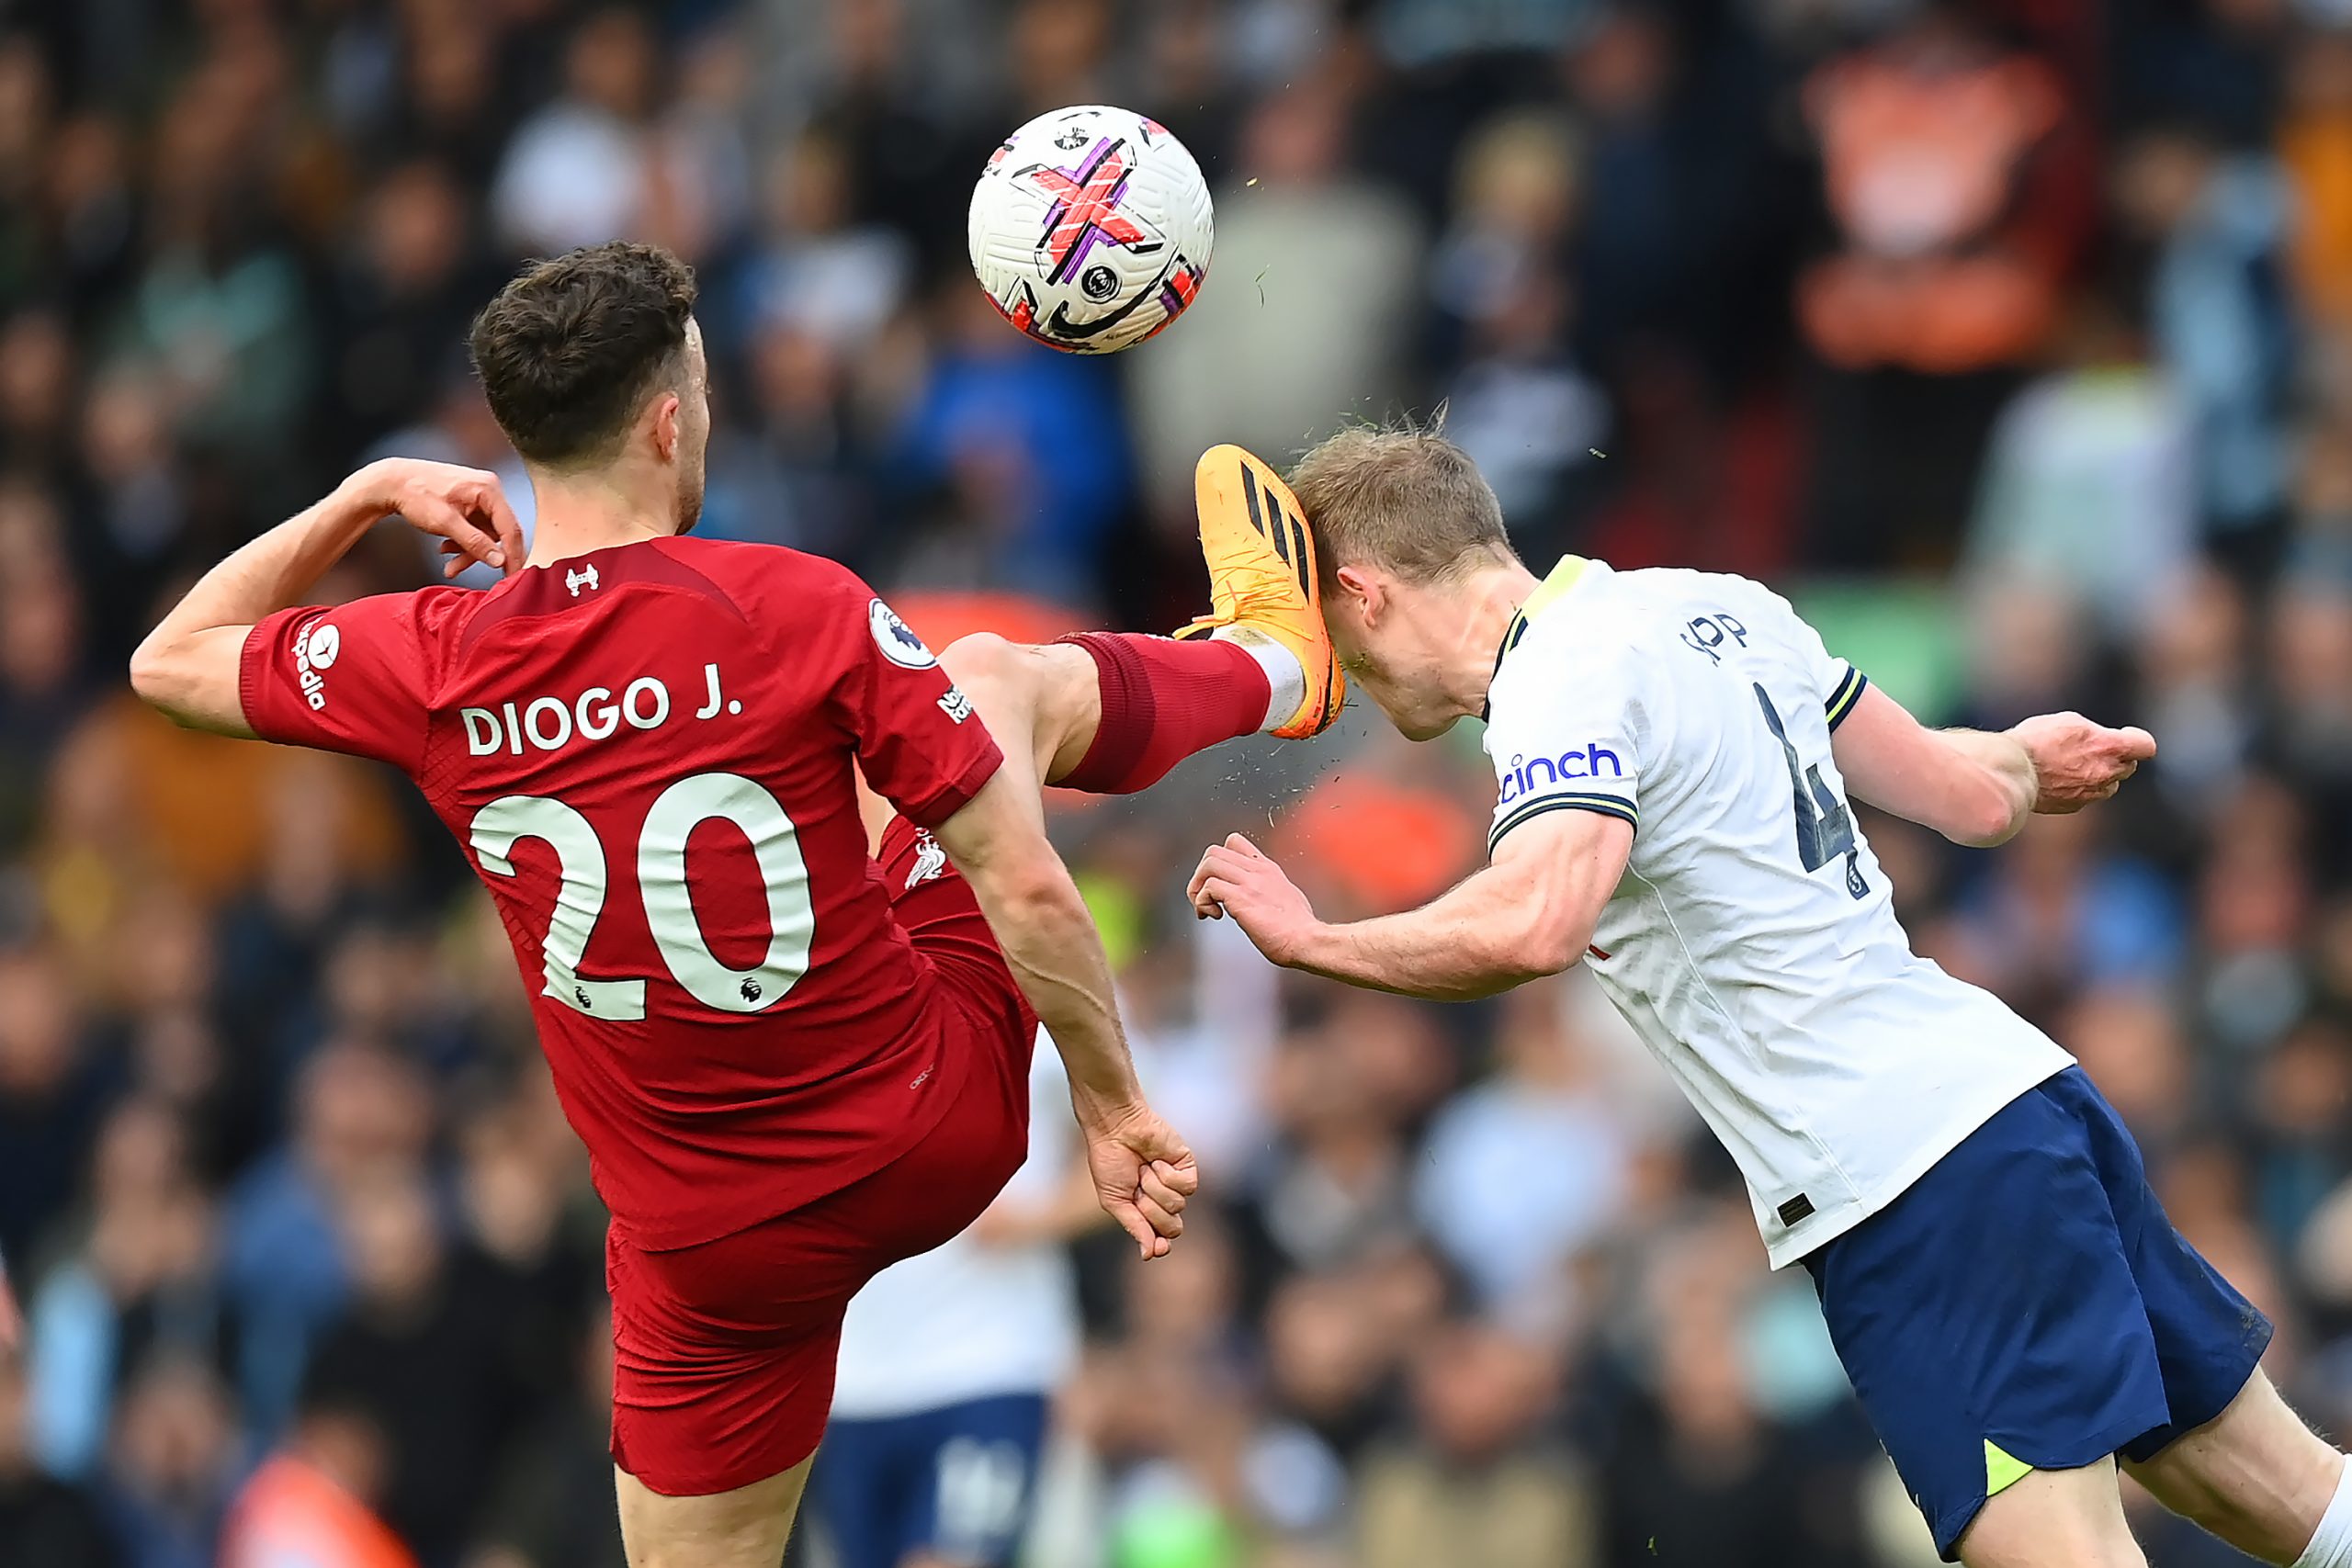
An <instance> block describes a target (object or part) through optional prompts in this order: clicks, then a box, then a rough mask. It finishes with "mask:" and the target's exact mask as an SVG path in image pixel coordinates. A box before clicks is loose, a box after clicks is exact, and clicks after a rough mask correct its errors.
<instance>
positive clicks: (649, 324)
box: [469, 240, 695, 468]
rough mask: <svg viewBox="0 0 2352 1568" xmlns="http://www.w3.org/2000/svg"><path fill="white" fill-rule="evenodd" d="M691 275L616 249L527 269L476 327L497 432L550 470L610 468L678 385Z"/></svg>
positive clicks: (617, 244)
mask: <svg viewBox="0 0 2352 1568" xmlns="http://www.w3.org/2000/svg"><path fill="white" fill-rule="evenodd" d="M694 308H695V275H694V269H693V268H691V267H689V266H687V265H686V264H685V263H684V262H682V261H680V260H679V259H678V258H677V257H676V256H673V255H672V254H670V253H669V252H667V251H665V250H662V248H661V247H660V246H658V245H635V244H629V243H625V242H623V241H619V240H615V241H612V242H609V243H605V244H602V245H588V246H584V247H582V249H580V250H576V251H571V252H567V253H566V254H563V255H560V256H556V257H554V258H552V259H551V260H548V261H541V262H534V263H532V264H531V265H529V266H527V267H526V268H524V269H523V271H522V272H521V273H519V274H518V275H516V276H515V279H514V280H513V281H512V282H510V283H508V284H507V286H506V287H505V288H502V289H500V290H499V291H498V297H497V298H496V299H492V301H491V302H490V303H489V304H488V305H487V306H485V307H483V309H482V312H481V315H479V316H477V317H475V318H474V326H473V333H472V334H471V338H470V340H469V347H470V348H471V350H472V353H473V361H474V371H475V373H476V374H477V375H479V376H480V377H481V386H482V390H483V392H484V393H486V394H487V395H488V397H489V399H490V412H491V413H492V415H494V416H495V417H496V418H497V420H498V427H499V428H500V429H501V430H503V431H504V432H505V433H506V438H507V439H508V440H509V441H512V442H513V443H514V444H515V450H516V451H517V452H520V453H521V454H522V455H523V456H524V457H526V458H527V459H528V460H530V461H531V462H534V463H543V464H546V465H548V467H551V468H562V467H573V466H578V465H582V464H587V463H594V462H596V461H599V460H602V459H605V458H608V457H612V456H613V455H614V454H615V453H616V451H617V450H618V449H619V447H620V444H621V438H622V436H623V434H625V433H626V432H627V430H628V425H629V422H630V420H631V419H632V418H633V417H634V416H635V415H636V413H637V411H638V409H639V407H641V406H642V405H643V403H644V401H645V399H646V396H647V395H648V394H649V393H650V392H652V391H653V390H655V389H657V388H663V387H673V386H676V385H678V384H680V382H681V380H682V379H683V376H684V368H685V350H686V321H687V319H688V318H689V317H690V316H692V315H693V314H694Z"/></svg>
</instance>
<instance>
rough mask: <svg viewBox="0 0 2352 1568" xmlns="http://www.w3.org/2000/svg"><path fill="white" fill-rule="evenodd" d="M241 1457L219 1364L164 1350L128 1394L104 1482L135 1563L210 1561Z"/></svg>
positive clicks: (152, 1567)
mask: <svg viewBox="0 0 2352 1568" xmlns="http://www.w3.org/2000/svg"><path fill="white" fill-rule="evenodd" d="M242 1464H243V1454H242V1453H241V1452H240V1450H239V1448H238V1434H237V1426H236V1406H235V1404H234V1403H233V1402H232V1398H231V1396H230V1392H229V1389H228V1386H227V1385H226V1384H225V1383H223V1382H221V1381H220V1374H219V1373H218V1372H217V1371H215V1370H214V1369H213V1368H212V1367H211V1366H209V1365H207V1364H205V1363H203V1362H200V1361H191V1360H186V1359H162V1360H159V1361H157V1362H155V1363H154V1364H153V1365H151V1366H149V1367H148V1368H147V1369H146V1370H145V1371H142V1372H141V1374H140V1376H139V1377H138V1378H137V1379H136V1380H135V1381H134V1382H132V1383H131V1384H130V1387H129V1389H128V1390H127V1392H126V1393H125V1394H124V1396H123V1402H122V1413H121V1415H120V1416H119V1419H118V1422H117V1430H116V1433H115V1438H114V1442H113V1445H112V1452H111V1454H110V1455H109V1457H108V1461H107V1475H106V1491H105V1497H106V1501H107V1506H108V1512H109V1514H110V1515H111V1516H112V1517H113V1521H114V1527H115V1533H116V1534H117V1536H118V1537H119V1538H120V1540H122V1541H123V1542H124V1543H125V1554H126V1556H127V1558H128V1560H129V1562H130V1564H131V1568H212V1564H213V1563H214V1562H215V1558H214V1548H215V1544H216V1542H217V1541H218V1540H219V1539H220V1525H221V1520H222V1517H223V1516H224V1514H225V1512H226V1510H227V1506H228V1503H229V1497H230V1494H231V1492H232V1490H233V1487H234V1483H235V1481H236V1479H237V1476H238V1473H239V1472H240V1470H241V1469H242Z"/></svg>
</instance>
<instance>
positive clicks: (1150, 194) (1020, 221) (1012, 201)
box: [969, 104, 1216, 354]
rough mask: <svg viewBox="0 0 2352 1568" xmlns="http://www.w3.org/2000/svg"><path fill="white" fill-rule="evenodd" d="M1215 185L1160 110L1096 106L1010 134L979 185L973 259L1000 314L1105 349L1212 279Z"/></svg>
mask: <svg viewBox="0 0 2352 1568" xmlns="http://www.w3.org/2000/svg"><path fill="white" fill-rule="evenodd" d="M1215 238H1216V224H1215V222H1214V220H1213V219H1212V217H1211V214H1210V210H1209V187H1208V183H1207V182H1206V181H1205V180H1204V179H1202V178H1201V166H1200V165H1199V164H1195V163H1194V162H1193V155H1192V154H1191V153H1190V152H1186V151H1185V150H1184V144H1183V143H1182V142H1181V141H1177V140H1176V138H1175V137H1174V136H1172V135H1170V133H1169V131H1168V129H1167V127H1165V126H1163V125H1161V124H1160V123H1159V121H1157V120H1154V119H1150V118H1147V117H1145V116H1143V115H1139V114H1136V113H1133V112H1132V111H1130V110H1127V109H1120V108H1111V107H1107V106H1104V105H1102V104H1086V105H1080V106H1079V107H1074V108H1066V109H1056V110H1054V111H1053V112H1052V113H1050V114H1041V115H1039V116H1038V117H1037V118H1035V119H1033V120H1031V121H1030V122H1029V123H1028V124H1026V125H1024V126H1023V127H1022V128H1021V129H1020V130H1016V131H1014V132H1013V133H1012V135H1011V136H1009V137H1007V138H1005V141H1004V144H1003V145H1002V146H1001V147H999V148H998V149H997V150H996V151H995V152H993V153H991V154H989V163H988V167H987V168H986V169H985V170H984V171H982V173H981V175H980V181H979V184H978V185H977V186H974V187H973V189H972V211H971V219H970V225H969V239H970V244H971V254H972V270H973V272H975V273H976V274H978V276H979V279H980V287H981V288H985V289H987V290H988V294H989V299H993V300H994V301H996V308H997V309H998V310H1001V311H1002V312H1003V314H1004V319H1005V320H1006V321H1011V322H1012V324H1013V325H1014V326H1016V327H1018V328H1020V329H1021V330H1022V331H1023V332H1024V333H1028V334H1029V335H1030V336H1031V337H1033V338H1035V339H1036V340H1037V341H1038V342H1039V343H1042V344H1047V345H1048V346H1050V347H1053V348H1058V349H1064V350H1067V351H1069V353H1072V354H1111V353H1115V352H1116V351H1117V350H1119V349H1123V348H1126V347H1128V346H1130V345H1132V344H1138V343H1141V342H1142V341H1143V340H1144V339H1146V338H1148V337H1149V336H1150V335H1151V334H1152V333H1156V332H1158V331H1159V329H1160V328H1162V327H1164V326H1166V325H1167V324H1168V323H1169V322H1170V321H1174V320H1175V319H1176V318H1177V317H1178V316H1180V315H1182V314H1183V313H1184V310H1185V308H1186V307H1187V306H1189V305H1191V304H1192V302H1193V299H1194V297H1195V296H1197V295H1198V294H1199V293H1200V288H1201V282H1202V280H1203V279H1204V278H1205V277H1206V276H1208V270H1209V248H1210V245H1211V243H1213V242H1214V240H1215Z"/></svg>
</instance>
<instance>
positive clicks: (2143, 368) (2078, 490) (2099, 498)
mask: <svg viewBox="0 0 2352 1568" xmlns="http://www.w3.org/2000/svg"><path fill="white" fill-rule="evenodd" d="M2059 352H2060V355H2062V357H2063V359H2064V367H2062V368H2060V369H2058V370H2056V371H2054V372H2052V374H2051V375H2049V376H2047V377H2045V378H2042V379H2041V380H2039V381H2036V382H2034V383H2032V384H2031V385H2030V386H2028V387H2027V388H2026V389H2024V390H2023V391H2021V392H2019V393H2018V395H2017V397H2016V398H2015V399H2013V400H2011V401H2010V403H2009V405H2008V407H2007V408H2006V409H2005V410H2003V411H2002V413H2001V417H2000V420H1999V423H1996V425H1995V426H1994V430H1993V439H1992V445H1991V449H1990V450H1989V451H1988V452H1987V453H1986V454H1985V473H1984V478H1983V479H1982V481H1981V483H1980V484H1979V487H1978V490H1977V495H1976V512H1975V519H1974V522H1973V525H1972V527H1971V530H1970V536H1969V549H1968V553H1969V557H1970V560H1971V564H1972V565H1973V566H1975V567H1976V568H1977V569H1979V570H1995V571H1997V572H2001V573H2005V574H2009V575H2014V576H2018V577H2025V576H2032V577H2037V578H2040V579H2041V580H2043V581H2048V582H2055V583H2059V584H2063V585H2064V587H2065V588H2066V590H2067V591H2068V592H2071V593H2072V594H2073V595H2074V596H2075V597H2076V598H2077V599H2079V600H2081V601H2082V602H2083V603H2084V604H2086V605H2088V606H2089V607H2090V608H2091V609H2093V610H2094V611H2095V612H2097V613H2098V615H2101V616H2102V617H2104V618H2105V620H2106V621H2107V623H2108V626H2109V628H2110V630H2111V631H2112V632H2113V634H2114V635H2115V636H2117V637H2120V638H2128V637H2131V636H2133V635H2134V634H2135V633H2137V632H2138V631H2139V630H2140V629H2141V627H2142V626H2143V620H2144V618H2145V617H2146V616H2147V615H2149V614H2150V613H2151V612H2152V611H2154V610H2155V609H2156V608H2157V607H2158V606H2159V605H2160V604H2163V603H2164V601H2165V595H2166V593H2167V592H2170V591H2171V590H2172V588H2173V587H2174V586H2175V583H2176V581H2177V578H2178V577H2179V576H2180V574H2181V573H2183V572H2184V571H2186V570H2188V561H2189V557H2190V552H2191V551H2192V550H2193V549H2194V548H2195V547H2196V544H2197V536H2198V532H2199V512H2198V508H2197V498H2196V488H2195V483H2194V465H2195V447H2194V446H2193V445H2192V443H2191V442H2190V439H2189V428H2188V417H2187V412H2186V411H2185V410H2184V409H2183V408H2182V407H2181V406H2180V402H2179V400H2178V399H2177V398H2176V397H2175V396H2174V394H2173V391H2172V389H2171V387H2170V386H2169V385H2168V384H2167V382H2166V381H2165V378H2163V377H2162V376H2161V375H2159V374H2157V373H2156V372H2155V371H2154V369H2153V368H2151V367H2149V365H2148V364H2147V363H2146V359H2145V356H2144V355H2143V353H2142V352H2141V349H2140V344H2138V343H2137V341H2136V339H2135V336H2134V334H2133V333H2131V330H2130V328H2129V327H2128V326H2127V325H2126V324H2125V323H2124V322H2123V321H2120V320H2119V319H2118V318H2117V315H2116V312H2115V310H2114V308H2113V307H2112V306H2111V305H2110V304H2109V302H2108V301H2107V300H2105V299H2102V298H2100V297H2099V296H2097V295H2091V296H2086V297H2085V298H2084V299H2081V300H2080V301H2078V302H2077V304H2076V305H2075V308H2074V310H2073V312H2072V315H2071V317H2070V319H2069V320H2068V321H2067V323H2066V326H2065V328H2064V332H2063V333H2062V334H2061V338H2060V349H2059Z"/></svg>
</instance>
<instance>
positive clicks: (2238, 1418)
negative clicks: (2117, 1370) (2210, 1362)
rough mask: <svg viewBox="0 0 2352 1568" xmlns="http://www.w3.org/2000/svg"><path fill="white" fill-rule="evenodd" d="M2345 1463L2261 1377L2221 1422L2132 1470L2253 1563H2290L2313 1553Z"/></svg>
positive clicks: (2169, 1446) (2160, 1496)
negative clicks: (2308, 1550) (2310, 1548)
mask: <svg viewBox="0 0 2352 1568" xmlns="http://www.w3.org/2000/svg"><path fill="white" fill-rule="evenodd" d="M2344 1463H2345V1461H2344V1456H2343V1455H2342V1454H2341V1453H2339V1452H2337V1451H2336V1450H2335V1449H2334V1448H2333V1447H2331V1446H2330V1445H2329V1444H2328V1443H2327V1442H2326V1441H2325V1440H2324V1438H2320V1437H2318V1436H2317V1435H2316V1434H2314V1433H2313V1432H2312V1429H2311V1428H2310V1427H2307V1426H2305V1425H2304V1424H2303V1420H2302V1417H2301V1416H2297V1415H2296V1414H2295V1413H2294V1411H2292V1410H2290V1409H2289V1408H2288V1405H2287V1402H2286V1401H2285V1400H2284V1399H2281V1398H2280V1397H2279V1396H2278V1390H2277V1389H2276V1388H2274V1387H2272V1386H2271V1382H2270V1379H2269V1378H2268V1377H2267V1375H2266V1374H2264V1373H2263V1372H2262V1371H2259V1370H2256V1372H2255V1374H2254V1376H2253V1377H2251V1378H2249V1379H2248V1380H2247V1381H2246V1385H2245V1388H2244V1389H2243V1390H2241V1391H2240V1392H2239V1393H2238V1396H2237V1397H2236V1398H2235V1399H2233V1400H2232V1401H2230V1403H2229V1404H2228V1405H2226V1406H2225V1407H2223V1409H2222V1413H2221V1414H2220V1415H2219V1416H2215V1417H2213V1419H2211V1421H2208V1422H2206V1423H2205V1425H2203V1426H2202V1427H2196V1428H2195V1429H2193V1430H2191V1431H2188V1432H2184V1433H2183V1434H2181V1436H2180V1437H2179V1438H2177V1439H2176V1440H2175V1441H2173V1442H2172V1443H2170V1444H2167V1445H2166V1446H2165V1448H2164V1449H2163V1450H2161V1451H2159V1452H2158V1453H2157V1454H2156V1455H2155V1456H2154V1458H2152V1459H2149V1460H2147V1461H2144V1462H2142V1463H2138V1464H2129V1465H2127V1466H2126V1468H2127V1469H2129V1470H2130V1471H2131V1474H2132V1476H2133V1477H2134V1478H2135V1479H2136V1480H2137V1481H2138V1482H2139V1483H2140V1484H2141V1485H2143V1486H2145V1487H2146V1488H2147V1489H2148V1490H2149V1492H2151V1493H2152V1494H2154V1496H2155V1499H2156V1501H2157V1502H2159V1503H2162V1504H2163V1505H2164V1506H2165V1507H2167V1508H2170V1509H2171V1510H2172V1511H2173V1512H2174V1513H2176V1514H2178V1515H2180V1516H2181V1517H2184V1518H2188V1519H2192V1520H2194V1521H2195V1522H2196V1523H2198V1524H2199V1525H2201V1526H2202V1527H2204V1528H2205V1529H2208V1530H2211V1532H2212V1533H2213V1534H2215V1535H2217V1536H2220V1537H2221V1538H2222V1540H2226V1541H2228V1542H2229V1543H2230V1544H2231V1545H2232V1546H2234V1547H2236V1548H2237V1549H2238V1550H2239V1551H2243V1552H2245V1553H2246V1554H2247V1555H2248V1556H2250V1557H2258V1558H2260V1559H2262V1561H2264V1562H2276V1563H2281V1564H2285V1563H2291V1562H2297V1561H2298V1560H2299V1559H2301V1556H2302V1555H2303V1551H2304V1549H2305V1548H2306V1547H2307V1546H2311V1545H2312V1544H2314V1543H2313V1541H2312V1537H2313V1535H2315V1534H2316V1533H2317V1532H2318V1530H2319V1528H2320V1522H2321V1520H2322V1519H2323V1518H2324V1517H2326V1515H2327V1512H2328V1504H2329V1503H2330V1502H2331V1501H2332V1500H2333V1499H2334V1498H2335V1493H2336V1488H2337V1486H2338V1485H2339V1484H2340V1483H2341V1482H2342V1480H2343V1478H2344ZM2345 1560H2346V1558H2338V1557H2332V1558H2327V1559H2325V1561H2326V1562H2331V1563H2332V1562H2339V1561H2345Z"/></svg>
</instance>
